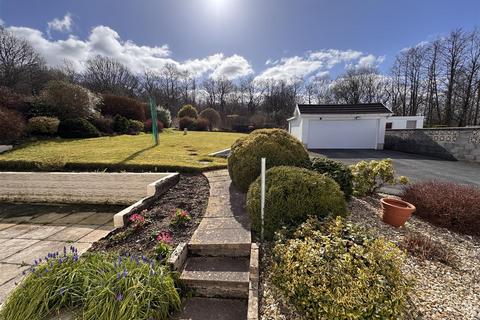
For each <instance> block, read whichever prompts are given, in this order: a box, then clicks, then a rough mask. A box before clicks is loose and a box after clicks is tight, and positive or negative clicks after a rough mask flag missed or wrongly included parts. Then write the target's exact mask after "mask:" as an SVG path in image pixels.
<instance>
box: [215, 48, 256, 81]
mask: <svg viewBox="0 0 480 320" xmlns="http://www.w3.org/2000/svg"><path fill="white" fill-rule="evenodd" d="M252 73H253V69H252V66H251V65H250V63H248V61H247V60H246V59H245V58H244V57H241V56H239V55H236V54H235V55H233V56H231V57H228V58H225V59H223V61H222V62H221V63H220V65H219V66H218V67H217V68H216V69H215V70H214V71H213V72H212V74H211V75H210V77H212V78H213V79H218V78H221V77H225V78H227V79H231V80H232V79H236V78H240V77H244V76H248V75H250V74H252Z"/></svg>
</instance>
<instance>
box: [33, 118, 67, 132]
mask: <svg viewBox="0 0 480 320" xmlns="http://www.w3.org/2000/svg"><path fill="white" fill-rule="evenodd" d="M59 124H60V120H58V118H55V117H33V118H30V119H29V120H28V124H27V131H28V132H29V133H30V134H38V135H50V136H52V135H55V134H56V133H57V131H58V125H59Z"/></svg>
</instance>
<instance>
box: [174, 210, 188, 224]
mask: <svg viewBox="0 0 480 320" xmlns="http://www.w3.org/2000/svg"><path fill="white" fill-rule="evenodd" d="M190 220H192V217H191V216H190V214H188V211H187V210H182V209H179V208H177V209H176V210H175V212H174V214H173V219H172V224H173V225H176V226H178V225H181V226H183V225H186V224H187V223H188V221H190Z"/></svg>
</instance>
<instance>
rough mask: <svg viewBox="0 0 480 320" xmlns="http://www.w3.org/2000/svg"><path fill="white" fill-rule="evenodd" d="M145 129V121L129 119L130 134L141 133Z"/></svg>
mask: <svg viewBox="0 0 480 320" xmlns="http://www.w3.org/2000/svg"><path fill="white" fill-rule="evenodd" d="M143 130H145V126H144V125H143V122H141V121H138V120H129V121H128V133H129V134H139V133H140V132H142V131H143Z"/></svg>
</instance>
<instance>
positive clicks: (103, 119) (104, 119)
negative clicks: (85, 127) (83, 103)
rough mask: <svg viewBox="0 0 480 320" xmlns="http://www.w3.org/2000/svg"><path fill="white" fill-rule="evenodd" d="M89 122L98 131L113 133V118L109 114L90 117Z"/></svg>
mask: <svg viewBox="0 0 480 320" xmlns="http://www.w3.org/2000/svg"><path fill="white" fill-rule="evenodd" d="M89 121H90V123H91V124H93V125H94V126H95V128H97V129H98V131H100V132H102V133H104V134H107V135H111V134H113V133H114V131H113V118H112V117H110V116H102V115H97V116H95V117H93V118H91V119H89Z"/></svg>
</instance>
